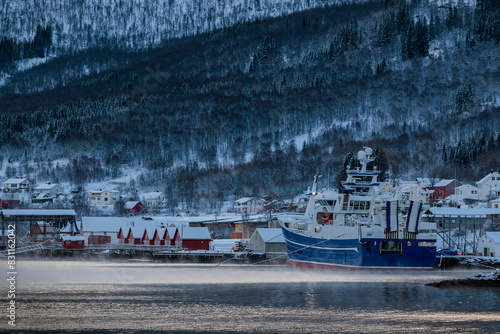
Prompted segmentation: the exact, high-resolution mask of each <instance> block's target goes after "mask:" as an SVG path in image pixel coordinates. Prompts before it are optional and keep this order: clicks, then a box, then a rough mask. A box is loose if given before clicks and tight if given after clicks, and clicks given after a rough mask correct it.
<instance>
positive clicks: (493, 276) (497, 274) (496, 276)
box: [467, 269, 500, 281]
mask: <svg viewBox="0 0 500 334" xmlns="http://www.w3.org/2000/svg"><path fill="white" fill-rule="evenodd" d="M467 279H469V280H481V281H494V280H500V269H496V270H495V271H492V272H491V273H489V274H483V273H479V274H477V275H476V276H467Z"/></svg>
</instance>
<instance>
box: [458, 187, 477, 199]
mask: <svg viewBox="0 0 500 334" xmlns="http://www.w3.org/2000/svg"><path fill="white" fill-rule="evenodd" d="M477 191H478V190H477V187H476V186H473V185H470V184H464V185H463V186H460V187H456V188H455V194H456V195H464V196H470V198H478V196H477Z"/></svg>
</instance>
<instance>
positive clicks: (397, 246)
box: [379, 241, 403, 254]
mask: <svg viewBox="0 0 500 334" xmlns="http://www.w3.org/2000/svg"><path fill="white" fill-rule="evenodd" d="M379 245H380V253H381V254H382V253H401V250H402V249H403V245H402V242H401V241H381V242H380V244H379Z"/></svg>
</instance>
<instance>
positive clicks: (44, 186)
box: [35, 183, 59, 190]
mask: <svg viewBox="0 0 500 334" xmlns="http://www.w3.org/2000/svg"><path fill="white" fill-rule="evenodd" d="M57 186H59V184H57V183H42V184H40V185H38V186H37V187H36V188H35V189H36V190H50V189H52V188H54V187H57Z"/></svg>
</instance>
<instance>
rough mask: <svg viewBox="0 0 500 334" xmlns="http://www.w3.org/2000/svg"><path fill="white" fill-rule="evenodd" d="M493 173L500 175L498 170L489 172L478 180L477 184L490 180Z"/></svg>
mask: <svg viewBox="0 0 500 334" xmlns="http://www.w3.org/2000/svg"><path fill="white" fill-rule="evenodd" d="M493 175H495V176H499V175H500V174H498V173H497V172H493V173H489V174H488V175H486V176H485V177H483V178H482V179H481V180H479V181H477V182H476V184H479V183H484V182H486V181H488V180H489V178H490V177H492V176H493Z"/></svg>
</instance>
